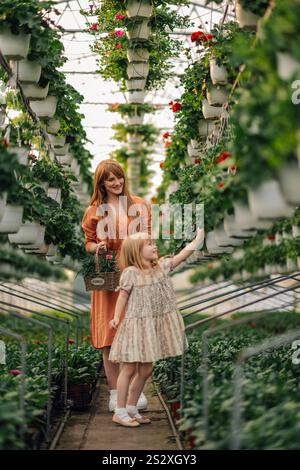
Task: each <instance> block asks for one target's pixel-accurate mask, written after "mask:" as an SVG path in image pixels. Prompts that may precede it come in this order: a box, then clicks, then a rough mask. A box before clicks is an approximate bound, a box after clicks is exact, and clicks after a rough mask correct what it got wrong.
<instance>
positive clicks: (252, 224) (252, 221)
mask: <svg viewBox="0 0 300 470" xmlns="http://www.w3.org/2000/svg"><path fill="white" fill-rule="evenodd" d="M233 207H234V215H235V223H236V225H237V226H238V227H239V228H240V229H242V230H268V229H269V228H271V227H272V225H273V222H271V221H270V220H259V219H257V218H256V217H254V215H253V214H252V213H251V212H250V209H249V206H248V205H247V204H245V203H241V202H235V203H234V204H233Z"/></svg>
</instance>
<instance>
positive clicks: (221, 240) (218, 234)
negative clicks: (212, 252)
mask: <svg viewBox="0 0 300 470" xmlns="http://www.w3.org/2000/svg"><path fill="white" fill-rule="evenodd" d="M214 234H215V239H216V243H217V245H219V246H239V245H242V244H243V243H244V240H243V239H240V238H233V237H228V235H227V234H226V232H225V230H224V228H223V226H219V227H218V228H215V229H214Z"/></svg>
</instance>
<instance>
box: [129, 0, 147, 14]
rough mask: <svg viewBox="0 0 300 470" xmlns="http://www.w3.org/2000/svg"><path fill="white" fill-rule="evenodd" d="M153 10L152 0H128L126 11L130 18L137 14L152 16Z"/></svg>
mask: <svg viewBox="0 0 300 470" xmlns="http://www.w3.org/2000/svg"><path fill="white" fill-rule="evenodd" d="M152 11H153V5H152V2H151V1H150V0H128V2H127V8H126V13H127V16H128V18H134V17H135V16H139V17H144V18H150V16H151V15H152Z"/></svg>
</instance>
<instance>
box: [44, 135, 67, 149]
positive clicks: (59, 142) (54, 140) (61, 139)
mask: <svg viewBox="0 0 300 470" xmlns="http://www.w3.org/2000/svg"><path fill="white" fill-rule="evenodd" d="M48 139H49V140H50V142H51V144H52V145H53V146H54V147H63V146H64V145H65V143H66V136H65V135H62V136H58V135H53V134H48Z"/></svg>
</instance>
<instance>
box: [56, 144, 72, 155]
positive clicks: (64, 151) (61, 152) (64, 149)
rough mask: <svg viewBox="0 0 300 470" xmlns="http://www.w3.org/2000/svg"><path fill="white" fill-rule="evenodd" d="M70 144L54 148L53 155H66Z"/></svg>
mask: <svg viewBox="0 0 300 470" xmlns="http://www.w3.org/2000/svg"><path fill="white" fill-rule="evenodd" d="M69 147H70V144H65V145H64V146H63V147H54V152H55V155H61V156H62V155H66V154H67V153H68V151H69Z"/></svg>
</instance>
